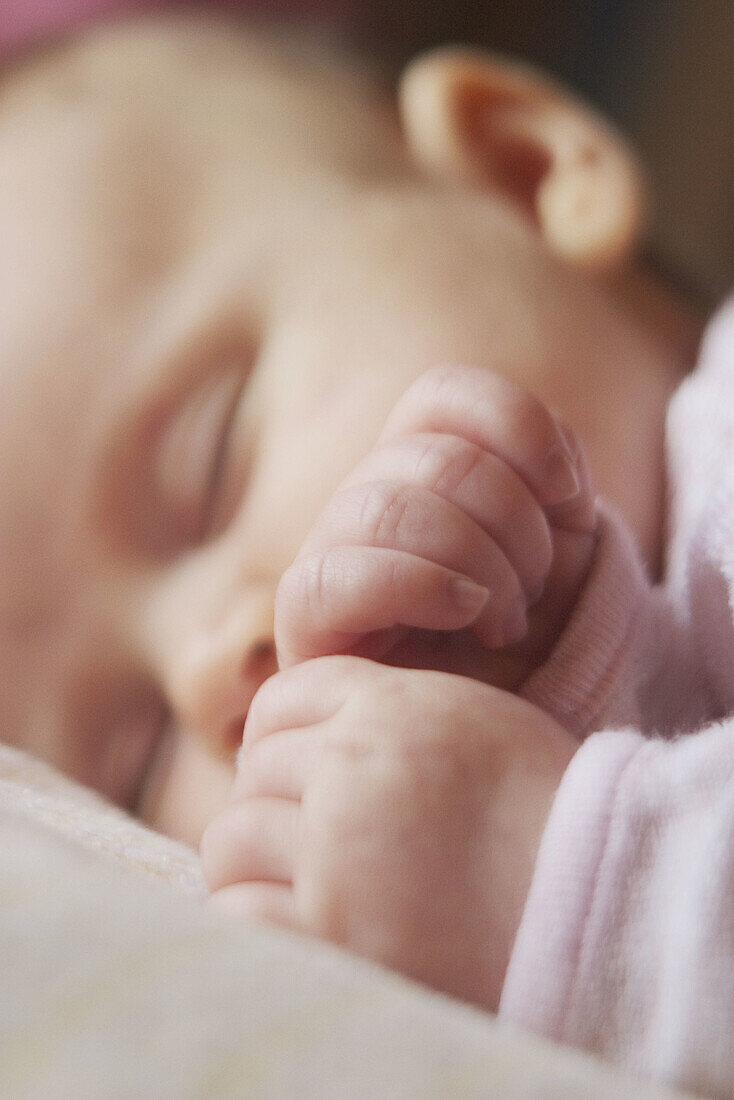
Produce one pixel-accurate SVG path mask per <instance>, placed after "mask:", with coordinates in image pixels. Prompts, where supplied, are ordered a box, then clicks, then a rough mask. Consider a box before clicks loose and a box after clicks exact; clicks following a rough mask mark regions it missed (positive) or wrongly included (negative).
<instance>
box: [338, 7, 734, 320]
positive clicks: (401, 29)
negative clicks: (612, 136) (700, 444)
mask: <svg viewBox="0 0 734 1100" xmlns="http://www.w3.org/2000/svg"><path fill="white" fill-rule="evenodd" d="M352 22H353V26H352V31H351V32H350V33H351V34H352V36H353V42H354V44H356V45H357V46H358V47H359V48H360V49H361V50H363V51H365V52H367V53H369V54H370V56H373V57H377V58H380V59H381V60H382V61H383V62H384V63H385V64H386V65H387V67H388V69H389V70H390V71H391V72H395V73H396V72H397V71H398V70H399V68H400V67H401V66H402V64H404V62H405V61H406V60H408V59H409V58H411V57H412V56H414V55H415V54H416V53H418V52H420V51H421V50H423V49H426V48H429V47H431V46H436V45H440V44H445V43H461V42H464V43H468V44H472V45H475V46H486V47H487V48H489V49H492V50H497V51H501V52H503V53H507V54H512V55H515V56H518V57H521V58H523V59H525V60H528V61H530V62H532V63H535V64H537V65H540V66H542V67H543V68H544V69H547V70H548V71H550V72H551V73H553V74H555V75H556V76H557V77H559V78H560V79H561V80H563V81H564V82H565V83H566V84H568V85H569V86H571V87H572V88H574V89H575V90H576V91H577V92H578V93H579V94H581V95H582V96H583V97H584V98H586V99H588V100H589V101H591V102H592V103H594V104H595V105H596V106H597V107H598V108H600V109H601V110H602V111H603V112H604V113H605V114H606V115H607V116H608V117H609V118H611V119H612V120H613V121H615V122H616V123H617V124H618V125H619V126H620V127H621V129H622V130H623V131H624V132H625V133H626V134H627V135H628V136H629V138H630V139H631V141H632V143H633V145H634V146H635V147H636V148H637V150H638V152H639V153H640V155H641V159H642V161H643V163H644V165H645V167H646V169H647V173H648V177H649V179H650V183H651V193H652V195H653V210H654V223H653V226H652V228H651V232H650V242H649V250H650V253H651V255H652V256H653V258H654V259H655V260H656V262H657V263H658V264H659V265H660V266H661V267H662V269H663V270H664V271H666V272H667V274H668V275H669V276H670V277H672V279H673V280H674V282H677V283H678V285H679V286H680V287H681V289H684V290H688V291H691V292H692V293H693V294H694V296H696V297H698V298H699V299H700V300H701V301H702V302H704V303H707V302H713V301H715V300H716V299H717V298H719V297H720V296H721V295H722V294H724V293H725V292H726V291H727V290H729V289H730V287H731V285H732V284H734V123H733V122H732V114H733V113H734V0H515V2H509V0H425V2H424V3H415V2H410V3H405V2H403V0H367V2H364V3H361V4H360V5H359V8H358V9H357V10H356V12H355V11H354V10H353V14H352Z"/></svg>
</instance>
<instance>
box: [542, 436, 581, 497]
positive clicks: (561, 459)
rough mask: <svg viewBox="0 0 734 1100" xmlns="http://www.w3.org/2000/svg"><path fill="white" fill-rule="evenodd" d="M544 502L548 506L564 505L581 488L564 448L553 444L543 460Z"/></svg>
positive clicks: (559, 444) (558, 444)
mask: <svg viewBox="0 0 734 1100" xmlns="http://www.w3.org/2000/svg"><path fill="white" fill-rule="evenodd" d="M545 473H546V479H545V480H546V487H547V489H546V500H545V503H546V504H547V505H549V504H565V502H566V501H567V500H572V499H573V498H574V497H575V496H577V495H578V492H579V490H580V488H581V482H580V481H579V478H578V474H577V473H576V470H575V468H574V464H573V461H572V460H571V458H570V457H569V455H568V452H567V451H566V448H565V447H564V446H563V444H561V443H555V444H554V445H553V446H552V447H551V449H550V450H549V451H548V454H547V455H546V459H545Z"/></svg>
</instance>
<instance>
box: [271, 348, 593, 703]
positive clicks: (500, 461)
mask: <svg viewBox="0 0 734 1100" xmlns="http://www.w3.org/2000/svg"><path fill="white" fill-rule="evenodd" d="M595 523H596V515H595V510H594V501H593V493H592V488H591V481H590V477H589V474H588V469H587V466H586V462H585V459H584V456H583V454H582V452H581V449H580V447H579V445H578V444H577V443H576V441H575V440H574V439H573V438H572V437H571V435H570V433H569V432H568V430H567V429H564V428H563V427H562V426H561V425H560V424H559V423H558V422H557V420H556V419H555V418H554V417H553V416H552V415H551V413H550V412H549V411H548V410H547V409H546V408H545V407H544V406H543V405H542V403H541V402H540V401H538V400H537V399H536V398H534V397H533V396H532V395H530V394H529V393H527V392H526V391H524V390H523V389H521V388H520V387H519V386H517V385H515V384H513V383H511V382H508V381H507V380H506V379H504V378H502V377H500V376H499V375H496V374H492V373H490V372H489V371H486V370H482V369H477V368H471V367H446V368H439V369H435V370H432V371H429V372H427V373H426V374H424V375H423V376H422V377H421V378H420V379H418V381H417V382H416V383H414V385H413V386H411V387H410V389H409V390H408V391H407V392H406V393H405V394H404V396H403V397H402V398H401V400H400V401H399V402H398V404H397V406H396V407H395V409H394V410H393V412H392V414H391V415H390V417H389V418H388V421H387V424H386V425H385V429H384V431H383V433H382V435H381V437H380V439H379V441H378V443H377V445H376V447H375V448H374V449H373V450H372V451H371V452H370V454H368V455H367V457H366V458H365V459H364V460H363V462H361V463H360V465H359V466H358V467H357V468H356V469H355V470H354V471H353V472H352V474H351V475H350V476H349V477H348V478H347V479H346V480H345V481H344V482H342V484H341V486H340V487H339V489H338V490H337V492H336V493H335V495H334V496H333V497H332V499H331V501H330V502H329V503H328V504H327V506H326V508H325V510H324V511H323V512H322V514H321V516H320V517H319V519H318V520H317V522H316V524H315V526H314V527H313V529H312V530H311V532H310V534H309V535H308V537H307V538H306V541H305V543H304V544H303V547H302V548H301V551H300V552H299V554H298V557H297V558H296V560H295V562H294V563H293V565H291V567H290V568H289V569H288V570H287V571H286V573H285V574H284V576H283V578H282V580H281V583H280V586H279V589H278V593H277V597H276V614H275V631H276V634H275V636H276V643H277V647H278V657H279V661H280V664H281V667H287V666H289V665H292V664H295V663H297V662H299V661H304V660H308V659H310V658H313V657H318V656H323V655H327V654H335V653H350V654H357V655H360V656H368V657H372V658H376V659H380V660H383V661H385V662H386V663H390V664H399V665H402V666H405V667H410V666H413V667H424V668H434V669H439V670H444V671H452V672H459V673H464V674H467V675H471V676H473V677H475V678H477V679H480V680H484V681H486V682H488V683H495V684H498V685H500V686H503V687H508V688H509V687H516V686H518V685H519V683H520V682H522V680H523V679H524V678H525V676H527V675H528V674H529V673H530V672H531V671H532V670H533V668H535V667H536V666H537V665H538V664H539V663H540V662H541V661H542V660H543V659H544V657H545V656H546V654H547V652H548V650H549V649H550V648H551V647H552V645H553V643H554V641H555V640H556V638H557V636H558V634H559V633H560V631H561V629H562V627H563V625H564V623H565V621H566V618H567V616H568V614H569V613H570V610H571V608H572V607H573V604H574V602H575V599H576V597H577V595H578V592H579V589H580V587H581V584H582V582H583V580H584V577H585V575H586V571H587V569H588V565H589V562H590V560H591V554H592V551H593V545H594V530H595ZM529 609H532V610H530V614H528V612H529ZM467 628H469V630H467ZM446 632H452V633H451V634H448V635H447V633H446ZM520 642H522V643H523V644H522V645H520V646H519V645H517V643H520ZM508 646H512V647H513V648H512V649H511V650H510V651H509V653H507V652H505V653H502V654H499V653H497V652H496V651H498V650H500V649H503V648H504V647H508ZM492 651H495V652H492Z"/></svg>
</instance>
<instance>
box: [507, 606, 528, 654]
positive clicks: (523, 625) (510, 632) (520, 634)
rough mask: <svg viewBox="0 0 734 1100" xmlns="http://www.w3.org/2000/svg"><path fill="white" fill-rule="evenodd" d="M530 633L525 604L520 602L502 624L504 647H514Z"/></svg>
mask: <svg viewBox="0 0 734 1100" xmlns="http://www.w3.org/2000/svg"><path fill="white" fill-rule="evenodd" d="M527 632H528V616H527V612H526V610H525V602H524V601H523V600H520V601H518V603H516V604H515V606H514V607H513V608H512V610H511V611H510V612H509V614H508V616H507V618H506V619H505V621H504V622H503V624H502V640H503V645H513V643H514V642H519V641H521V640H522V639H523V638H524V637H525V635H526V634H527Z"/></svg>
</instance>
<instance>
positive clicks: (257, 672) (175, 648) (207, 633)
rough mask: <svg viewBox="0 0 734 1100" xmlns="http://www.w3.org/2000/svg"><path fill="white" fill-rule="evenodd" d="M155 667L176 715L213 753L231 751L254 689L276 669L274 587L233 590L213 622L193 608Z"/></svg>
mask: <svg viewBox="0 0 734 1100" xmlns="http://www.w3.org/2000/svg"><path fill="white" fill-rule="evenodd" d="M159 669H160V676H161V680H162V687H163V690H164V693H165V695H166V697H167V700H168V704H169V706H170V708H171V710H172V712H173V714H174V715H175V716H176V717H177V718H178V720H179V721H180V722H181V723H182V724H183V725H184V726H186V727H188V728H189V729H191V730H192V732H196V733H198V734H200V735H201V736H202V737H204V738H205V739H206V740H207V741H208V742H209V746H210V748H211V749H212V750H213V751H214V752H215V753H216V754H217V755H222V754H225V755H229V754H231V753H233V752H234V751H235V749H236V748H237V746H238V745H239V743H240V741H241V739H242V730H243V726H244V722H245V718H246V716H247V712H248V710H249V707H250V703H251V701H252V698H253V696H254V694H255V692H256V691H257V689H258V688H259V686H260V684H262V682H263V681H264V680H266V679H267V678H268V677H269V676H271V675H272V674H273V673H274V672H275V671H276V670H277V661H276V655H275V643H274V640H273V594H272V589H270V588H268V589H264V590H259V591H253V592H250V593H244V594H239V595H233V599H232V606H231V607H230V608H228V609H227V610H226V611H225V613H224V614H222V615H217V616H216V617H215V618H214V619H213V621H212V620H209V619H208V617H207V616H200V617H198V618H197V616H196V612H195V609H194V608H191V618H190V619H188V621H187V620H186V618H185V617H184V618H182V620H181V622H180V629H179V630H178V631H177V632H176V634H175V635H174V636H171V637H170V638H169V646H168V647H167V652H166V653H165V654H162V655H161V659H160V663H159Z"/></svg>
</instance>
